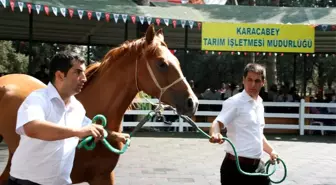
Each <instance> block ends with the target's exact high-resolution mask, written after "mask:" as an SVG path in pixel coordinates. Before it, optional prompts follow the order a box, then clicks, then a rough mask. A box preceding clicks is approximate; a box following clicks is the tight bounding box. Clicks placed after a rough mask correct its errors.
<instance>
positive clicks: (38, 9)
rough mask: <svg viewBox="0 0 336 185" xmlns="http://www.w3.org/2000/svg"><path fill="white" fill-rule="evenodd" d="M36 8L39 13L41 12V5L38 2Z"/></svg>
mask: <svg viewBox="0 0 336 185" xmlns="http://www.w3.org/2000/svg"><path fill="white" fill-rule="evenodd" d="M35 8H36V12H37V14H40V10H41V5H39V4H36V5H35Z"/></svg>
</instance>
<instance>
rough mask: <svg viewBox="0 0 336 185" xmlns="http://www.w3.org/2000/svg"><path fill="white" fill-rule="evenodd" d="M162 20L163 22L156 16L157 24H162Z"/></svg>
mask: <svg viewBox="0 0 336 185" xmlns="http://www.w3.org/2000/svg"><path fill="white" fill-rule="evenodd" d="M160 22H161V20H160V18H156V24H157V25H158V26H160Z"/></svg>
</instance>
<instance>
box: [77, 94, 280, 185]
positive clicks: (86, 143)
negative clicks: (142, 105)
mask: <svg viewBox="0 0 336 185" xmlns="http://www.w3.org/2000/svg"><path fill="white" fill-rule="evenodd" d="M146 100H147V99H146ZM147 101H148V102H149V103H150V104H152V105H156V106H157V105H158V107H157V108H156V109H155V110H154V111H150V112H149V113H148V114H147V115H146V117H144V119H142V120H141V121H140V122H139V124H138V125H137V126H136V127H135V128H134V130H133V131H132V132H131V133H130V137H132V136H133V135H134V134H135V132H137V131H138V130H139V129H140V128H141V127H142V126H143V125H144V124H145V123H146V122H147V121H148V120H150V119H151V118H152V117H153V116H155V115H158V114H161V112H162V111H163V110H164V108H165V107H164V106H163V105H162V104H154V103H152V102H150V101H149V100H147ZM168 107H170V106H168ZM170 108H172V107H170ZM172 110H173V111H174V112H175V113H176V110H175V109H174V108H172ZM179 116H181V117H182V118H183V119H184V120H186V121H187V122H188V123H189V124H190V125H191V126H192V127H194V128H195V129H196V130H198V131H199V132H201V133H202V134H203V135H204V136H206V137H207V138H209V139H210V138H211V137H210V135H208V134H207V133H205V132H204V131H203V130H202V129H200V128H199V127H198V126H197V125H196V123H195V122H194V121H193V120H192V119H190V118H189V117H187V116H184V115H179ZM98 120H101V122H102V125H103V127H104V128H105V127H106V122H107V121H106V118H105V117H104V116H103V115H101V114H98V115H96V116H95V117H94V118H93V119H92V121H93V123H96V122H97V121H98ZM107 135H108V134H107V131H106V130H104V139H103V140H102V142H103V144H104V145H105V147H106V148H107V149H109V150H110V151H111V152H113V153H116V154H123V153H125V152H126V150H127V149H128V147H129V145H130V142H131V138H129V139H127V141H126V144H125V145H124V147H123V148H122V149H121V150H118V149H116V148H114V147H113V146H111V145H110V144H109V143H108V141H107V140H106V137H107ZM222 139H223V140H225V141H227V142H228V143H229V144H230V145H231V147H232V149H233V152H234V155H235V158H236V160H235V161H236V166H237V169H238V171H239V172H240V173H242V174H244V175H249V176H271V175H273V174H274V173H275V171H276V169H277V168H278V165H277V163H281V164H282V165H283V166H284V175H283V177H282V179H280V180H279V181H273V180H272V179H270V180H271V182H273V183H274V184H279V183H281V182H283V181H284V180H285V179H286V177H287V167H286V164H285V162H284V161H283V160H282V159H281V158H279V157H278V158H277V161H276V162H275V163H274V168H273V170H272V172H271V173H268V170H269V167H270V165H271V164H272V163H271V160H268V161H267V162H266V163H265V167H266V172H265V173H248V172H245V171H243V170H242V169H241V167H240V164H239V159H238V155H237V152H236V148H235V146H234V145H233V143H232V142H231V141H230V139H228V138H227V137H223V138H222ZM83 147H84V148H85V149H86V150H93V149H94V148H95V147H96V143H95V142H94V139H93V137H92V136H88V137H86V138H85V139H83V140H82V141H81V142H80V143H79V144H78V148H83Z"/></svg>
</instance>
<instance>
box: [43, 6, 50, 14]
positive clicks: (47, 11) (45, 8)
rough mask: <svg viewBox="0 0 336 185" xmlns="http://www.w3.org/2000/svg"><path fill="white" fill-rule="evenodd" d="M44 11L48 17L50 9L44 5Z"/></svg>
mask: <svg viewBox="0 0 336 185" xmlns="http://www.w3.org/2000/svg"><path fill="white" fill-rule="evenodd" d="M44 11H45V13H46V14H47V15H49V7H48V6H46V5H44Z"/></svg>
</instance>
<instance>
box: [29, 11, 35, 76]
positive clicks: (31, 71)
mask: <svg viewBox="0 0 336 185" xmlns="http://www.w3.org/2000/svg"><path fill="white" fill-rule="evenodd" d="M28 50H29V51H28V52H29V63H28V65H29V66H28V74H32V73H33V67H34V65H33V63H32V62H33V12H31V13H30V14H29V48H28Z"/></svg>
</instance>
